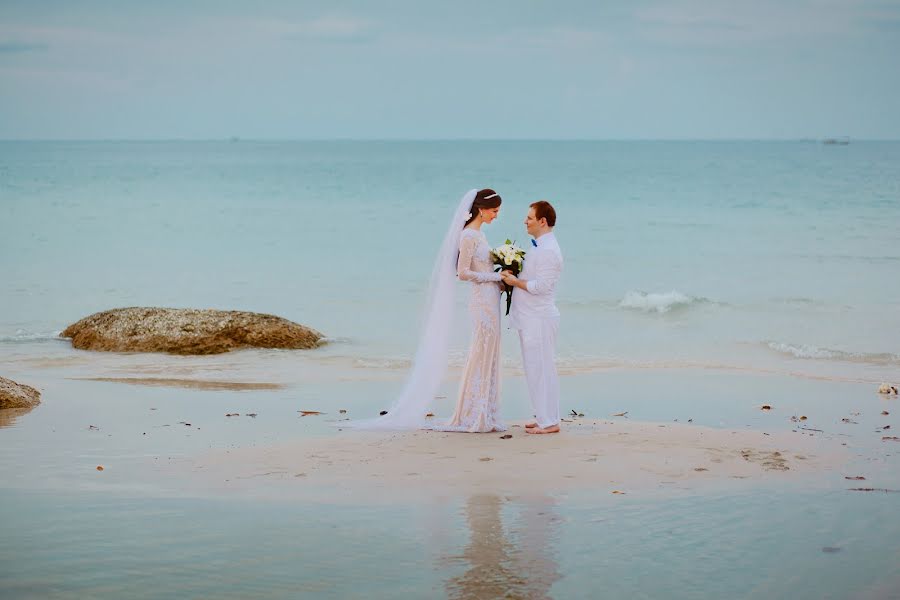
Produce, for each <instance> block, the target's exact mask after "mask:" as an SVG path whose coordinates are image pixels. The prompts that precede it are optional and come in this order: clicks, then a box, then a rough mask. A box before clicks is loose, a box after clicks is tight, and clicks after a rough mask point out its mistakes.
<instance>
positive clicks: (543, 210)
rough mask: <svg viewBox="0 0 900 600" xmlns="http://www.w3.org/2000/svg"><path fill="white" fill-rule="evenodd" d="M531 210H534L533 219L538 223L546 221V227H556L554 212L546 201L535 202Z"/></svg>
mask: <svg viewBox="0 0 900 600" xmlns="http://www.w3.org/2000/svg"><path fill="white" fill-rule="evenodd" d="M531 208H533V209H534V218H535V219H537V220H538V221H540V220H541V219H547V225H549V226H550V227H556V211H555V210H554V209H553V205H552V204H550V203H549V202H547V201H546V200H538V201H537V202H534V203H532V205H531Z"/></svg>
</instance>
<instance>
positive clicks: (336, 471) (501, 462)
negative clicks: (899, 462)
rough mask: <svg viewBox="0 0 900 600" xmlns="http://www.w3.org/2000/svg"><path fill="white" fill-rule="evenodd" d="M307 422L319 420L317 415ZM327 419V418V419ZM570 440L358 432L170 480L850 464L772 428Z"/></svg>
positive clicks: (220, 456)
mask: <svg viewBox="0 0 900 600" xmlns="http://www.w3.org/2000/svg"><path fill="white" fill-rule="evenodd" d="M307 418H317V417H316V416H311V417H307ZM318 418H321V417H318ZM563 426H564V430H563V431H562V432H561V433H560V434H558V435H541V436H536V435H530V434H526V433H525V429H524V427H523V424H522V423H516V424H514V425H513V426H512V427H511V428H510V431H509V433H485V434H460V433H446V432H437V431H428V430H423V431H410V432H395V433H385V432H358V431H339V432H338V433H337V434H336V435H331V436H316V437H311V438H306V439H298V440H296V441H292V442H289V443H282V444H273V445H263V446H249V447H242V448H232V449H216V450H211V451H208V452H202V453H199V454H197V455H195V456H192V457H185V458H182V459H179V460H175V461H169V462H167V463H165V464H164V465H162V466H161V467H160V469H161V470H160V475H162V476H164V477H167V478H169V477H175V478H179V477H184V478H185V479H187V480H189V482H190V483H189V484H188V485H189V486H191V487H193V486H199V488H202V489H206V490H216V491H223V492H226V493H235V494H251V495H255V496H266V495H269V496H279V497H283V496H284V495H294V494H299V495H304V494H312V495H315V496H323V495H324V496H326V497H332V498H333V499H339V498H341V497H347V496H348V495H349V496H356V497H359V496H360V495H362V496H365V497H371V495H372V494H375V495H377V496H382V497H385V498H387V499H390V498H391V497H393V496H395V495H397V494H402V495H403V496H406V497H408V496H409V495H410V494H412V495H414V496H419V495H425V496H441V495H447V494H459V495H470V494H475V493H488V494H517V495H527V494H529V493H535V492H540V493H547V492H549V491H570V490H583V491H590V492H592V493H595V494H596V493H609V494H642V495H648V494H659V493H663V494H664V493H667V492H679V491H681V492H683V491H690V490H693V491H699V490H702V489H704V488H708V487H709V486H711V485H718V486H722V485H729V486H734V485H736V484H738V483H739V482H740V481H741V480H748V481H750V482H756V483H759V482H761V481H767V480H771V481H773V482H776V483H778V482H785V481H797V480H799V479H800V478H802V477H804V476H808V475H810V474H813V473H821V472H822V471H830V470H835V469H840V468H841V466H842V465H843V464H844V462H845V461H846V459H847V452H846V449H845V448H843V447H842V446H841V443H840V442H838V441H836V440H833V439H826V438H820V437H814V436H811V435H806V434H805V433H803V432H799V433H795V432H783V431H782V432H774V433H771V434H770V433H766V432H761V431H756V430H730V429H725V430H723V429H713V428H709V427H702V426H694V425H692V424H681V423H667V424H663V423H647V422H632V421H629V420H626V419H618V420H598V419H576V420H574V421H570V422H565V423H563Z"/></svg>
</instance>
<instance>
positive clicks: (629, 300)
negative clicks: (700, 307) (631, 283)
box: [619, 290, 707, 314]
mask: <svg viewBox="0 0 900 600" xmlns="http://www.w3.org/2000/svg"><path fill="white" fill-rule="evenodd" d="M706 301H707V300H706V299H705V298H695V297H694V296H688V295H686V294H682V293H681V292H678V291H676V290H672V291H670V292H650V293H647V292H634V291H631V292H628V293H627V294H625V297H624V298H622V301H621V302H619V306H620V307H622V308H629V309H632V310H639V311H642V312H655V313H660V314H662V313H667V312H669V311H671V310H673V309H678V308H685V307H688V306H691V305H692V304H699V303H703V302H706Z"/></svg>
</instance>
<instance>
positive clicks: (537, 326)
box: [518, 318, 559, 427]
mask: <svg viewBox="0 0 900 600" xmlns="http://www.w3.org/2000/svg"><path fill="white" fill-rule="evenodd" d="M518 325H519V342H520V344H521V346H522V365H523V366H524V368H525V381H526V382H527V383H528V396H529V397H530V398H531V406H532V408H534V416H535V420H536V421H537V424H538V425H539V426H540V427H550V426H551V425H559V375H558V374H557V373H556V362H555V361H554V359H555V358H556V336H557V333H558V332H559V318H555V319H554V318H549V319H520V321H519V323H518Z"/></svg>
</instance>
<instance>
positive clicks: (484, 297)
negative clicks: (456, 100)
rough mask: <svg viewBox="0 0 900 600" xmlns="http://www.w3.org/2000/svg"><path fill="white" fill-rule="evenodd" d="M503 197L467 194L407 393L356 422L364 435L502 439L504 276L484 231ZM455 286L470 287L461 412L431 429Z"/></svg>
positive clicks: (442, 256) (434, 278) (431, 298)
mask: <svg viewBox="0 0 900 600" xmlns="http://www.w3.org/2000/svg"><path fill="white" fill-rule="evenodd" d="M500 204H501V198H500V195H499V194H498V193H497V192H495V191H494V190H491V189H483V190H470V191H469V192H468V193H467V194H466V195H465V196H463V198H462V200H460V203H459V205H458V206H457V208H456V210H455V211H454V214H453V217H452V218H451V220H450V226H449V229H448V230H447V234H446V235H445V236H444V241H443V243H442V244H441V247H440V250H439V251H438V256H437V259H436V261H435V265H434V270H433V271H432V275H431V284H430V286H429V288H428V299H427V300H426V303H425V311H424V322H423V324H422V333H421V338H420V341H419V347H418V350H417V351H416V356H415V359H414V360H413V365H412V368H411V369H410V372H409V375H408V376H407V379H406V383H405V384H404V387H403V391H402V392H401V393H400V395H399V396H398V397H397V399H396V400H395V401H394V403H393V404H392V405H391V407H390V409H389V410H388V411H387V414H386V415H383V416H381V417H379V418H377V419H371V420H365V421H351V422H349V423H344V426H347V425H349V426H350V427H357V428H361V429H419V428H427V429H436V430H440V431H466V432H472V433H475V432H489V431H505V430H506V426H505V425H503V423H502V422H501V421H500V416H499V410H500V290H501V283H500V281H501V274H500V273H495V272H494V271H493V268H492V265H493V263H492V261H491V256H490V246H489V245H488V242H487V238H486V237H485V235H484V232H482V231H481V226H482V225H485V224H489V223H491V222H492V221H493V220H494V219H496V218H497V214H498V213H499V212H500ZM457 278H458V279H459V280H462V281H466V282H468V283H469V284H470V296H469V315H470V317H471V320H472V327H473V331H472V341H471V346H470V348H469V354H468V357H467V359H466V366H465V368H464V369H463V375H462V380H461V382H460V387H459V397H458V400H457V404H456V412H455V413H454V414H453V417H452V418H451V419H450V421H449V422H447V423H446V424H441V425H430V424H426V420H425V415H426V413H428V412H429V408H430V406H431V402H432V400H433V398H434V395H435V394H436V393H437V391H438V388H439V387H440V384H441V380H442V379H443V376H444V373H445V371H446V368H447V354H448V350H449V345H450V331H451V328H452V321H453V304H454V303H453V296H454V293H453V292H454V287H455V283H456V281H457Z"/></svg>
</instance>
